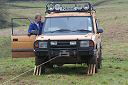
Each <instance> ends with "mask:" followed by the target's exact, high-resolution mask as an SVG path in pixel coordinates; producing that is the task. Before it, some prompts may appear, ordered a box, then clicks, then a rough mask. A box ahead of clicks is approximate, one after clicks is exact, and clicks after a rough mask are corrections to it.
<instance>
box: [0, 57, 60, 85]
mask: <svg viewBox="0 0 128 85" xmlns="http://www.w3.org/2000/svg"><path fill="white" fill-rule="evenodd" d="M57 57H58V56H56V57H53V58H51V59H50V60H48V61H46V62H44V63H42V64H40V65H38V66H37V67H40V66H42V65H44V64H46V63H48V62H50V61H52V60H54V59H56V58H57ZM32 70H34V69H33V68H32V69H30V70H28V71H25V72H23V73H21V74H20V75H18V76H16V77H13V78H12V79H9V80H8V81H5V82H4V83H3V84H2V85H5V84H6V83H8V82H10V81H12V80H14V79H16V78H18V77H20V76H22V75H24V74H26V73H28V72H30V71H32Z"/></svg>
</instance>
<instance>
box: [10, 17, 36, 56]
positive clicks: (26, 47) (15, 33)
mask: <svg viewBox="0 0 128 85" xmlns="http://www.w3.org/2000/svg"><path fill="white" fill-rule="evenodd" d="M30 23H31V21H30V20H29V19H28V18H13V19H12V35H11V44H12V58H28V57H34V52H33V43H34V41H35V38H36V35H31V36H28V33H27V31H28V28H29V24H30Z"/></svg>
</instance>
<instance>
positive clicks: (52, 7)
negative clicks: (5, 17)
mask: <svg viewBox="0 0 128 85" xmlns="http://www.w3.org/2000/svg"><path fill="white" fill-rule="evenodd" d="M15 20H27V22H25V21H23V22H24V23H25V24H23V25H22V26H19V22H17V21H16V23H14V21H15ZM12 23H13V24H12V39H11V40H12V57H13V58H21V57H24V58H26V57H33V56H35V65H36V66H35V70H34V75H40V74H41V73H44V72H45V69H46V68H53V65H58V66H62V65H63V64H87V65H88V70H87V74H95V73H96V72H97V70H98V69H99V68H101V61H102V49H101V48H102V44H101V33H102V32H103V30H102V29H101V27H100V26H99V25H98V22H97V18H96V11H95V10H94V9H93V6H92V5H91V4H90V3H89V2H70V3H58V2H56V3H48V4H47V5H46V16H45V20H44V26H43V32H42V35H39V36H38V35H37V33H36V31H35V32H33V34H32V35H31V36H28V35H27V29H28V26H29V24H28V23H31V21H30V19H28V18H13V19H12ZM20 23H21V22H20ZM17 27H18V30H19V29H20V28H21V29H20V31H17V29H15V28H17ZM24 32H26V33H25V34H24Z"/></svg>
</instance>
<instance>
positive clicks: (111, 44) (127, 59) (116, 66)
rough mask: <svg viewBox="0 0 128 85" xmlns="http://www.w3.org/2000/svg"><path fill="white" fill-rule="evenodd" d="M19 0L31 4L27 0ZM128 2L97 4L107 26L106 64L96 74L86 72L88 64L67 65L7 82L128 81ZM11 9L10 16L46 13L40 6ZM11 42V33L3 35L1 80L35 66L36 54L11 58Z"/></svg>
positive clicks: (85, 84)
mask: <svg viewBox="0 0 128 85" xmlns="http://www.w3.org/2000/svg"><path fill="white" fill-rule="evenodd" d="M93 1H94V0H93ZM94 2H95V1H94ZM23 3H24V4H23ZM16 4H17V5H22V4H23V5H24V6H26V5H27V4H29V5H28V6H31V3H28V2H27V3H26V2H22V3H18V2H16ZM127 4H128V1H127V0H113V1H110V2H106V3H103V4H101V5H100V6H97V7H96V8H97V17H98V18H99V22H100V24H101V26H103V28H104V34H103V58H104V59H103V67H102V69H100V70H99V72H98V73H97V74H95V75H93V76H86V75H85V74H84V72H85V68H86V65H85V66H84V65H83V66H81V65H65V66H64V67H61V68H59V67H56V68H54V70H53V71H52V72H50V73H46V74H45V75H41V76H33V75H32V74H33V71H31V72H28V73H26V74H25V75H23V76H21V77H19V78H17V79H14V80H12V81H10V82H9V83H7V84H6V85H24V84H25V85H128V30H127V28H128V25H127V21H128V16H127V15H128V9H127V8H128V5H127ZM32 6H33V5H32ZM9 11H10V16H11V17H31V18H33V17H34V14H35V13H36V12H37V11H39V12H40V13H42V15H44V11H43V10H42V9H41V8H36V9H30V8H28V9H22V8H20V7H19V8H17V9H14V8H13V7H12V9H9ZM10 46H11V45H10V37H0V84H2V83H3V82H5V81H7V80H9V79H10V78H13V77H15V76H17V75H19V74H21V73H23V72H24V71H27V70H29V69H32V68H34V58H29V59H12V58H11V52H10Z"/></svg>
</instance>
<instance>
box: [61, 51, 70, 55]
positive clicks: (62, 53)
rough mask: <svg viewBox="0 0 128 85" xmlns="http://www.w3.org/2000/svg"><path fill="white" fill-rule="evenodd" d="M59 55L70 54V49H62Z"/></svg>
mask: <svg viewBox="0 0 128 85" xmlns="http://www.w3.org/2000/svg"><path fill="white" fill-rule="evenodd" d="M59 56H69V51H68V50H60V53H59Z"/></svg>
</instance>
